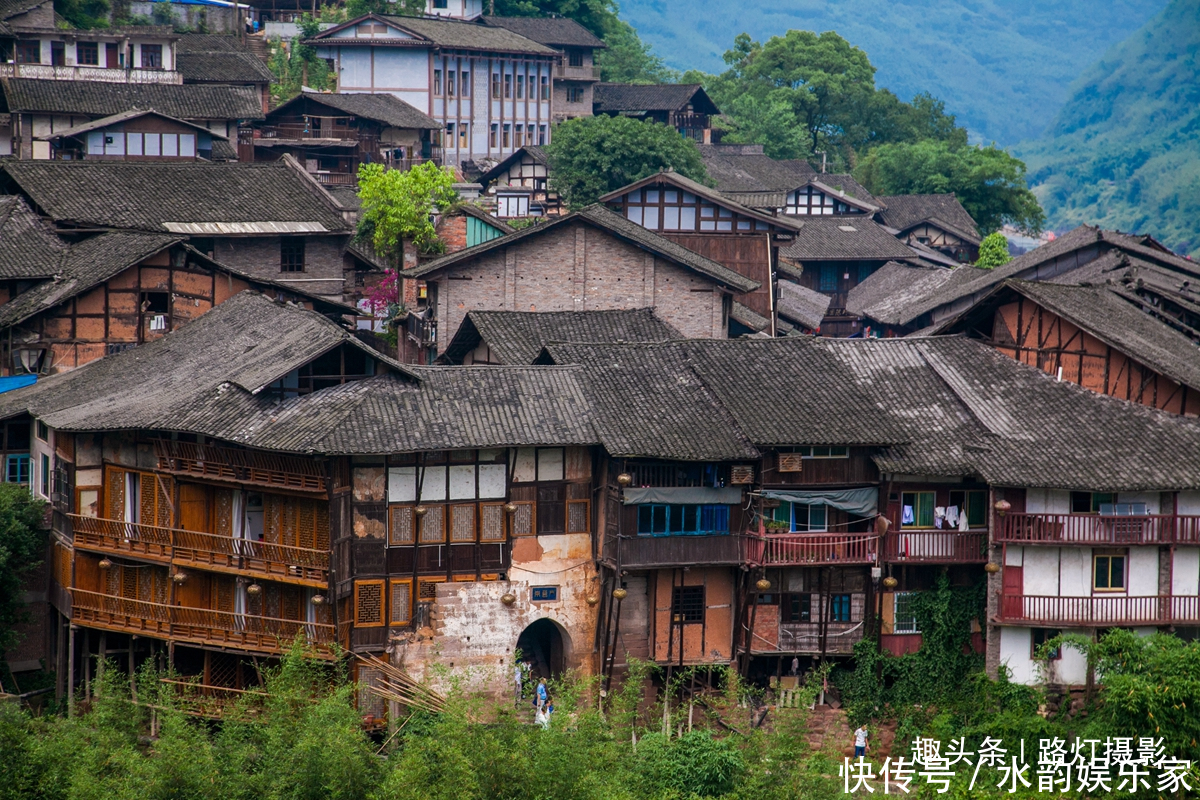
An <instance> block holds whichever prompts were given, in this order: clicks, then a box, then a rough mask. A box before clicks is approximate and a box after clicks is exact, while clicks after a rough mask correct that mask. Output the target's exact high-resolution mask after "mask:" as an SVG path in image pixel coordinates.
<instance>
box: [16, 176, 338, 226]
mask: <svg viewBox="0 0 1200 800" xmlns="http://www.w3.org/2000/svg"><path fill="white" fill-rule="evenodd" d="M3 169H4V171H5V172H7V173H8V176H9V178H11V180H12V181H13V182H14V183H15V184H16V185H17V186H18V187H19V189H20V190H21V192H23V193H24V194H26V195H27V196H28V197H29V198H30V199H31V200H32V201H33V202H34V203H35V204H36V205H37V206H38V207H39V208H40V209H41V210H42V211H43V212H44V213H45V214H46V215H47V216H49V217H50V218H51V219H53V220H55V222H58V223H74V224H78V225H81V226H84V227H88V226H102V227H112V228H126V229H132V230H143V231H152V232H156V233H161V232H163V231H164V230H167V223H207V222H211V223H262V222H284V223H298V224H299V223H305V224H310V226H318V227H319V228H320V229H324V230H326V231H332V232H342V231H348V225H347V223H346V222H345V221H343V219H342V217H341V214H340V212H339V211H338V210H337V209H335V207H334V204H333V202H332V200H331V199H330V198H329V196H328V195H327V194H325V192H324V191H323V190H321V189H320V187H319V186H317V185H316V184H314V183H312V182H311V180H310V179H309V178H307V177H306V176H305V175H303V174H301V172H300V171H299V170H297V169H295V168H294V167H293V166H291V165H290V162H289V161H288V160H287V159H283V160H280V161H273V162H270V163H265V164H206V163H187V164H166V163H161V162H148V161H147V162H136V161H70V162H62V161H10V162H8V163H7V164H5V165H4V166H3Z"/></svg>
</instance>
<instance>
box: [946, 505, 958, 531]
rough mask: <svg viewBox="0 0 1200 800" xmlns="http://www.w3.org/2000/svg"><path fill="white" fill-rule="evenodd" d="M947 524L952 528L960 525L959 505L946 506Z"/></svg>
mask: <svg viewBox="0 0 1200 800" xmlns="http://www.w3.org/2000/svg"><path fill="white" fill-rule="evenodd" d="M946 524H947V525H949V526H950V527H951V528H957V527H958V506H946Z"/></svg>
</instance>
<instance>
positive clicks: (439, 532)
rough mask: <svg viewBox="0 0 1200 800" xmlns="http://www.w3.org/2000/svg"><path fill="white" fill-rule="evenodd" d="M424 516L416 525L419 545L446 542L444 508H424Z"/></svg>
mask: <svg viewBox="0 0 1200 800" xmlns="http://www.w3.org/2000/svg"><path fill="white" fill-rule="evenodd" d="M425 508H426V511H425V516H424V517H422V518H421V519H420V522H419V523H418V525H419V527H420V530H421V544H441V543H442V542H445V541H446V507H445V506H426V507H425Z"/></svg>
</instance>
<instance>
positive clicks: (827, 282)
mask: <svg viewBox="0 0 1200 800" xmlns="http://www.w3.org/2000/svg"><path fill="white" fill-rule="evenodd" d="M820 281H821V282H820V284H819V286H818V289H817V291H820V292H836V291H837V289H838V268H837V265H836V264H822V265H821V277H820Z"/></svg>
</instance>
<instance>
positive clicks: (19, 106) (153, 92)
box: [0, 78, 263, 120]
mask: <svg viewBox="0 0 1200 800" xmlns="http://www.w3.org/2000/svg"><path fill="white" fill-rule="evenodd" d="M0 90H2V91H3V92H4V99H5V101H6V102H7V103H8V109H9V110H10V111H28V112H38V113H43V114H75V115H79V116H89V117H108V116H112V115H113V114H120V113H122V112H124V111H128V110H129V109H131V108H139V109H142V110H153V111H158V112H160V113H163V114H166V115H168V116H171V117H178V118H179V119H187V120H210V119H211V120H258V119H262V118H263V110H262V97H261V95H259V93H258V92H257V91H256V90H255V89H254V87H252V86H220V85H209V84H183V85H174V84H166V83H105V82H103V81H54V80H36V79H33V78H0Z"/></svg>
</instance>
